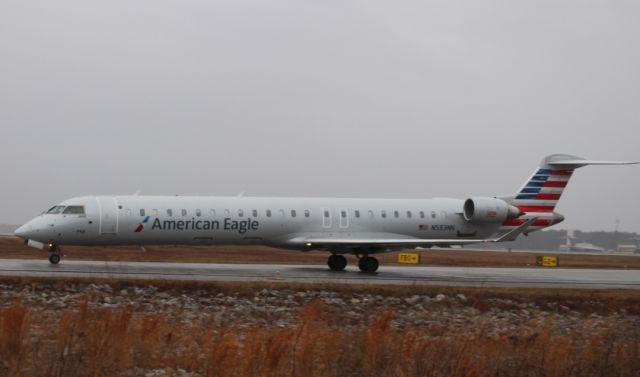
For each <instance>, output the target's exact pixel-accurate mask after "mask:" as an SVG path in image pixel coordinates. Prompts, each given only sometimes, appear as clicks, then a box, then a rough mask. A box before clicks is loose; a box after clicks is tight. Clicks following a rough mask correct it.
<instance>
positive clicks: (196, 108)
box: [0, 0, 640, 232]
mask: <svg viewBox="0 0 640 377" xmlns="http://www.w3.org/2000/svg"><path fill="white" fill-rule="evenodd" d="M638 20H640V2H638V1H635V0H630V1H614V0H606V1H604V0H603V1H586V0H576V1H558V0H553V1H541V0H536V1H513V0H504V1H476V0H469V1H451V0H446V1H445V0H442V1H406V0H399V1H379V0H366V1H365V0H360V1H350V0H343V1H335V0H322V1H321V0H290V1H287V0H272V1H262V0H250V1H244V0H230V1H216V0H213V1H211V0H208V1H193V0H187V1H160V0H143V1H142V0H141V1H135V0H134V1H131V0H127V1H118V0H115V1H114V0H110V1H87V0H78V1H67V0H58V1H48V0H46V1H24V0H3V1H2V2H0V130H1V134H0V158H1V161H2V166H3V167H4V169H3V170H4V173H3V175H2V179H1V182H2V185H1V186H0V187H1V189H0V190H1V193H2V195H1V196H0V223H10V224H18V223H22V222H24V221H26V220H28V219H29V218H31V217H33V216H35V215H37V214H39V213H40V212H41V211H42V210H45V209H47V208H48V207H49V206H51V205H53V204H55V203H56V202H59V201H62V200H64V199H67V198H69V197H73V196H78V195H83V194H130V193H134V192H135V191H137V190H142V193H143V194H202V195H209V194H213V195H235V194H237V193H238V192H240V191H246V193H247V195H266V196H347V197H400V198H405V197H407V198H408V197H418V198H421V197H433V196H449V197H460V198H464V197H467V196H470V195H497V194H507V193H511V192H514V191H515V190H516V189H518V188H519V187H520V185H521V184H522V183H523V182H524V180H525V179H526V178H528V176H529V175H530V173H531V172H532V171H533V170H534V169H535V167H536V166H537V164H538V163H539V161H540V160H541V158H542V157H543V156H544V155H546V154H549V153H554V152H562V153H570V154H576V155H579V156H584V157H588V158H594V159H635V160H639V159H640V149H639V145H640V22H639V21H638ZM639 187H640V167H639V166H630V167H629V166H627V167H588V168H584V169H581V170H579V171H578V172H577V173H576V175H575V176H574V178H573V179H572V181H571V183H570V184H569V188H568V189H567V191H566V192H565V194H564V196H563V199H562V201H561V202H560V204H559V206H558V208H557V210H558V211H559V212H561V213H564V214H565V216H566V217H567V220H566V221H565V223H563V224H561V225H560V226H559V227H560V228H578V229H584V230H600V229H605V230H610V229H613V227H614V221H615V219H616V218H618V219H620V220H621V225H620V229H622V230H627V231H636V232H638V231H640V216H638V209H639V204H640V199H639V197H640V196H639V193H638V188H639Z"/></svg>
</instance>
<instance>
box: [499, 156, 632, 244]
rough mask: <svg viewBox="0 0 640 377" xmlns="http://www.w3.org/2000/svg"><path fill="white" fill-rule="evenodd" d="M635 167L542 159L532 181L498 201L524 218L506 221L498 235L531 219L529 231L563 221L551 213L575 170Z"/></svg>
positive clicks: (574, 159) (573, 158)
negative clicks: (613, 166) (588, 167)
mask: <svg viewBox="0 0 640 377" xmlns="http://www.w3.org/2000/svg"><path fill="white" fill-rule="evenodd" d="M637 163H639V162H629V161H595V160H586V159H584V158H581V157H576V156H571V155H567V154H552V155H549V156H547V157H545V158H544V159H543V160H542V162H541V163H540V167H539V168H538V169H536V170H535V171H534V172H533V174H532V175H531V178H529V179H528V180H527V181H526V183H525V184H524V186H522V188H521V189H520V190H519V191H518V192H517V193H516V194H515V195H512V196H509V197H502V198H501V199H503V200H504V201H506V202H507V203H509V204H511V205H513V206H515V207H517V208H519V209H520V210H521V211H522V212H524V213H525V215H524V216H521V217H518V218H517V219H511V220H507V221H505V222H504V223H503V224H502V227H501V228H500V232H508V231H509V230H511V229H513V228H515V227H517V226H519V225H522V224H523V223H524V222H525V221H527V220H528V219H531V218H533V217H536V218H537V219H536V220H535V221H534V222H533V224H531V226H530V227H529V229H530V231H533V230H539V229H542V228H546V227H548V226H551V225H555V224H557V223H559V222H561V221H562V220H564V216H562V215H561V214H559V213H556V212H554V209H555V207H556V204H557V203H558V200H560V197H561V196H562V193H563V192H564V190H565V188H566V187H567V184H568V183H569V180H570V179H571V176H572V175H573V173H574V171H575V169H577V168H581V167H583V166H587V165H631V164H637Z"/></svg>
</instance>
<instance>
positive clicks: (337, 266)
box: [327, 254, 347, 271]
mask: <svg viewBox="0 0 640 377" xmlns="http://www.w3.org/2000/svg"><path fill="white" fill-rule="evenodd" d="M327 265H328V266H329V268H330V269H332V270H333V271H343V270H344V269H345V267H347V258H345V257H344V255H338V254H331V255H330V256H329V259H327Z"/></svg>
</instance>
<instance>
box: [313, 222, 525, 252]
mask: <svg viewBox="0 0 640 377" xmlns="http://www.w3.org/2000/svg"><path fill="white" fill-rule="evenodd" d="M537 219H538V218H537V217H534V218H531V219H529V220H527V221H526V222H524V223H523V224H521V225H520V226H518V227H517V228H514V229H512V230H511V231H509V232H508V233H505V234H504V235H502V236H500V237H498V238H489V239H461V238H451V239H426V238H379V239H375V238H308V239H305V240H304V244H305V245H306V246H307V247H318V248H328V247H331V246H333V247H336V246H342V247H347V248H348V247H367V246H378V247H381V246H382V247H394V246H395V247H402V246H412V247H418V246H423V247H430V246H451V245H468V244H473V243H492V242H507V241H515V240H516V238H518V236H519V235H520V234H522V233H524V232H525V231H526V230H527V228H529V226H530V225H531V224H533V222H534V221H535V220H537Z"/></svg>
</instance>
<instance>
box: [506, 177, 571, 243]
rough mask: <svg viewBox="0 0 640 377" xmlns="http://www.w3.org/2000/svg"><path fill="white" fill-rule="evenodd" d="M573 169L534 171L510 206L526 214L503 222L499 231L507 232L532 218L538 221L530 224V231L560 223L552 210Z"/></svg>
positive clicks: (558, 217) (560, 217)
mask: <svg viewBox="0 0 640 377" xmlns="http://www.w3.org/2000/svg"><path fill="white" fill-rule="evenodd" d="M572 174H573V169H563V170H560V169H545V168H540V169H538V170H536V171H535V172H534V173H533V175H532V176H531V178H529V180H528V181H527V182H526V183H525V184H524V186H523V187H522V188H521V189H520V191H519V192H518V193H517V194H516V196H515V198H513V199H512V200H510V204H511V205H513V206H515V207H517V208H518V209H520V210H521V211H522V212H525V213H526V214H525V215H524V216H521V217H519V218H517V219H512V220H507V221H505V222H504V223H503V224H502V225H503V226H502V227H501V228H500V230H501V231H509V230H511V229H513V228H515V227H517V226H519V225H522V224H523V223H524V222H525V221H527V220H528V219H530V218H532V217H537V218H538V219H537V220H536V221H534V222H533V224H531V226H530V229H532V230H536V229H541V228H545V227H548V226H551V225H553V224H556V223H558V222H560V221H562V216H561V215H558V214H555V213H554V210H555V208H556V205H557V204H558V200H560V197H561V196H562V193H563V192H564V189H565V188H566V187H567V184H568V183H569V179H571V175H572Z"/></svg>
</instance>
